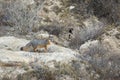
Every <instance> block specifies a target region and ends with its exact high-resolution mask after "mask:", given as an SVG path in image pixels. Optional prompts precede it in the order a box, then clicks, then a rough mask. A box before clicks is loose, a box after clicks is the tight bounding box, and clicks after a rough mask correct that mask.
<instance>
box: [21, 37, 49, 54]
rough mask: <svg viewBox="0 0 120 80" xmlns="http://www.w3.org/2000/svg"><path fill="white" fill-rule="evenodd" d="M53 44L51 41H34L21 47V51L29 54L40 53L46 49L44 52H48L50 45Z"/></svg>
mask: <svg viewBox="0 0 120 80" xmlns="http://www.w3.org/2000/svg"><path fill="white" fill-rule="evenodd" d="M50 44H51V41H50V39H34V40H31V41H30V42H29V43H27V44H26V45H25V46H23V47H21V48H20V50H21V51H28V52H38V49H40V48H44V51H45V52H47V51H48V48H47V47H48V45H50Z"/></svg>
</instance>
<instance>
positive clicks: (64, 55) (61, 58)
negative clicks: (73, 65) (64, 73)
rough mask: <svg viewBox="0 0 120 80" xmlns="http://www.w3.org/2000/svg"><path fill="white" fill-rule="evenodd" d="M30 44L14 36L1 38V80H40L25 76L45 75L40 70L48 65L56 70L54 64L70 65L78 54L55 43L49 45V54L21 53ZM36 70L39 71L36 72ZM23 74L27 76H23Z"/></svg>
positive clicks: (36, 77)
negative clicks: (23, 47) (21, 48)
mask: <svg viewBox="0 0 120 80" xmlns="http://www.w3.org/2000/svg"><path fill="white" fill-rule="evenodd" d="M28 42H29V40H25V39H19V38H16V37H13V36H9V37H0V79H2V80H3V79H8V80H18V77H19V78H21V80H23V79H25V80H38V76H37V75H35V76H34V77H29V78H26V76H25V75H28V76H30V75H34V73H36V74H38V75H41V74H42V75H45V73H44V72H39V69H40V70H44V69H42V68H41V67H42V66H44V65H47V66H48V67H52V68H54V66H55V64H54V62H56V63H58V62H60V63H68V62H70V61H72V60H75V59H76V57H75V55H76V54H78V53H76V52H75V51H72V50H71V49H68V48H64V47H61V46H57V45H55V44H53V43H52V44H51V45H49V47H48V52H41V53H38V52H24V51H20V47H22V46H24V45H26V44H27V43H28ZM26 68H27V70H26ZM36 68H37V70H36V71H34V69H36ZM31 70H32V71H33V72H32V71H31ZM23 74H25V75H24V76H22V75H23ZM47 74H48V73H47ZM48 75H49V74H48ZM45 78H46V77H45ZM47 80H48V79H47Z"/></svg>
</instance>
